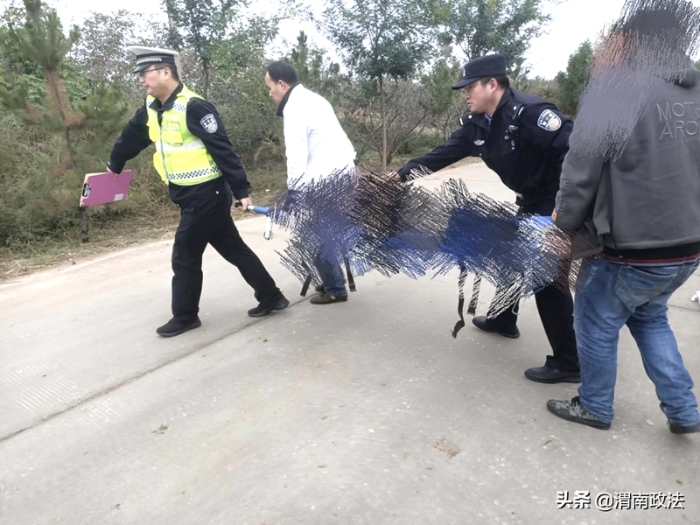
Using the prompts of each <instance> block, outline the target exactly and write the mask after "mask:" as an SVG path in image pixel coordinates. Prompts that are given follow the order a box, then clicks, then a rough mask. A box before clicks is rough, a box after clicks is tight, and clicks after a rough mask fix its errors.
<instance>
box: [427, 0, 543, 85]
mask: <svg viewBox="0 0 700 525" xmlns="http://www.w3.org/2000/svg"><path fill="white" fill-rule="evenodd" d="M549 1H550V0H445V4H444V5H443V7H442V8H441V10H440V13H441V16H442V17H443V18H442V28H443V31H442V39H443V41H448V42H451V43H453V44H455V45H457V46H458V47H459V48H460V49H461V50H462V52H463V53H464V58H466V59H467V60H471V59H472V58H475V57H478V56H481V55H485V54H488V53H490V52H499V53H502V54H503V55H505V56H506V59H507V61H508V68H509V71H510V72H512V71H513V69H514V68H515V66H516V65H517V60H518V59H520V58H523V56H524V55H525V52H526V51H527V50H528V48H529V47H530V43H531V42H532V40H533V39H534V38H537V37H538V36H539V35H541V34H542V30H543V28H544V25H545V24H546V23H547V22H549V20H550V17H549V16H548V15H546V14H544V12H543V8H544V6H545V5H546V4H547V3H548V2H549Z"/></svg>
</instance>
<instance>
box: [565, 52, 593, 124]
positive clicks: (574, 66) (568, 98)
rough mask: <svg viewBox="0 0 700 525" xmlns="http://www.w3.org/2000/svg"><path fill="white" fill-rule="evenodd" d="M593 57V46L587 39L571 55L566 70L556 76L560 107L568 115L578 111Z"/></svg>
mask: <svg viewBox="0 0 700 525" xmlns="http://www.w3.org/2000/svg"><path fill="white" fill-rule="evenodd" d="M592 58H593V46H592V45H591V43H590V41H588V40H586V41H585V42H584V43H583V44H581V45H580V46H579V48H578V49H577V50H576V52H575V53H573V54H571V55H570V56H569V63H568V65H567V66H566V72H563V71H561V72H559V74H558V75H557V76H556V81H557V84H558V85H559V91H560V100H561V107H560V108H559V109H561V111H562V112H564V113H565V114H567V115H571V116H575V115H576V112H577V111H578V103H579V99H580V98H581V92H582V91H583V88H584V86H585V85H586V81H587V80H588V75H589V67H590V62H591V59H592Z"/></svg>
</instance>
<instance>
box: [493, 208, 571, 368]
mask: <svg viewBox="0 0 700 525" xmlns="http://www.w3.org/2000/svg"><path fill="white" fill-rule="evenodd" d="M554 206H555V201H554V197H548V198H545V199H542V200H539V201H536V202H533V203H527V204H525V205H522V206H520V209H519V210H518V215H524V214H533V215H544V216H549V215H551V214H552V212H553V211H554ZM561 271H562V276H561V278H560V281H562V280H563V279H567V280H568V273H569V266H568V265H567V264H565V263H562V268H561ZM563 282H565V281H563ZM502 292H503V289H502V288H499V289H498V290H497V291H496V296H497V297H498V295H499V293H502ZM519 299H520V298H519V297H517V298H515V300H514V302H513V305H512V306H511V307H510V308H508V309H507V310H505V311H504V312H502V313H501V314H499V315H497V316H495V317H493V316H492V315H488V317H490V318H491V317H493V321H492V322H493V323H494V324H495V325H497V326H501V327H510V326H515V324H516V323H517V320H518V317H517V315H516V314H515V312H514V309H515V308H517V304H518V301H519ZM535 303H536V304H537V311H538V313H539V314H540V319H541V320H542V326H543V327H544V331H545V333H546V334H547V339H548V340H549V344H550V346H551V347H552V352H553V355H548V356H547V361H546V363H545V366H547V367H550V368H558V369H559V370H565V371H572V372H573V371H578V370H579V363H578V351H577V349H576V335H575V333H574V301H573V298H572V297H571V292H570V291H569V290H568V289H567V290H562V289H561V288H560V287H557V286H555V285H550V286H547V287H545V288H543V289H542V290H540V291H539V292H537V293H536V294H535ZM493 308H494V306H493V305H492V306H491V308H490V309H489V314H491V311H492V309H493Z"/></svg>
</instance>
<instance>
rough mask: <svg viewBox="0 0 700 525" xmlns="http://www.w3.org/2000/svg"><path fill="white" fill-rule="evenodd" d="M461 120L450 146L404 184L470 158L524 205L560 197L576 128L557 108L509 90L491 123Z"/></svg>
mask: <svg viewBox="0 0 700 525" xmlns="http://www.w3.org/2000/svg"><path fill="white" fill-rule="evenodd" d="M460 120H461V124H462V127H461V128H459V129H458V130H457V131H455V132H454V133H453V134H452V136H451V137H450V139H449V141H447V142H446V143H445V144H442V145H440V146H438V147H436V148H435V149H434V150H432V151H431V152H429V153H426V154H425V155H423V156H420V157H416V158H414V159H412V160H410V161H409V162H407V163H406V164H405V165H404V166H402V167H401V168H400V169H399V170H398V173H399V175H400V176H401V179H402V180H404V181H405V180H406V177H407V176H408V175H409V174H410V172H411V170H413V169H421V167H423V168H427V169H428V170H430V171H438V170H440V169H442V168H444V167H446V166H449V165H450V164H453V163H455V162H457V161H458V160H461V159H463V158H465V157H481V158H482V159H483V161H484V163H485V164H486V165H487V166H488V167H489V168H491V169H492V170H493V171H495V172H496V173H497V174H498V176H499V177H500V178H501V180H502V181H503V183H504V184H505V185H506V186H508V188H510V189H511V190H513V191H514V192H515V193H516V194H518V202H519V203H520V204H523V203H527V202H532V201H536V200H539V199H542V198H544V197H554V196H555V195H556V193H557V190H558V188H559V178H560V176H561V167H562V163H563V162H564V157H565V156H566V153H567V151H568V149H569V135H570V134H571V130H572V129H573V123H572V122H571V120H570V119H568V118H566V117H565V116H563V115H562V114H561V113H560V112H559V110H558V109H557V107H556V106H555V105H554V104H552V103H550V102H547V101H545V100H543V99H541V98H540V97H537V96H535V95H530V94H529V93H523V92H521V91H517V90H515V89H510V88H509V89H507V90H506V91H505V92H504V94H503V97H502V98H501V101H500V103H499V105H498V108H497V109H496V111H495V112H494V114H493V117H492V119H491V122H489V119H488V116H486V115H484V114H483V113H471V114H467V115H465V116H463V117H462V118H461V119H460Z"/></svg>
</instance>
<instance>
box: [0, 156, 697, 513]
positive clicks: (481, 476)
mask: <svg viewBox="0 0 700 525" xmlns="http://www.w3.org/2000/svg"><path fill="white" fill-rule="evenodd" d="M448 177H461V178H464V179H465V180H466V181H467V182H468V184H469V186H470V188H472V189H473V190H474V191H479V192H485V193H487V194H489V195H491V196H492V197H496V198H500V199H506V200H511V199H512V194H510V192H508V191H507V190H505V189H504V188H503V187H502V186H501V185H500V183H499V181H498V179H497V178H496V176H495V175H494V174H492V173H491V172H489V171H488V170H487V169H485V168H484V167H483V166H482V165H468V166H465V167H461V168H457V169H454V170H447V171H445V172H443V173H441V174H439V175H434V176H432V177H430V178H428V179H425V180H424V181H423V183H424V184H426V185H427V186H432V187H435V186H437V185H438V184H439V183H440V182H441V181H442V180H445V179H446V178H448ZM238 226H239V229H240V230H241V232H242V235H243V236H244V238H245V239H246V240H247V241H248V242H249V243H250V245H251V247H252V248H253V249H254V250H255V251H256V252H257V253H258V254H259V255H260V257H261V258H262V260H263V262H264V263H265V265H266V266H267V267H268V269H269V270H270V272H271V273H272V274H273V276H274V277H275V278H276V279H277V281H278V283H279V285H280V286H281V287H282V288H283V290H284V291H285V293H286V294H287V296H288V297H289V298H290V299H293V305H292V306H291V307H290V308H289V309H287V310H285V311H284V312H280V313H277V314H275V315H272V316H270V317H268V318H266V319H263V320H251V319H250V318H248V317H247V316H246V310H247V309H248V308H250V307H252V306H254V305H255V301H254V299H253V297H252V293H251V290H250V289H249V288H248V287H247V285H246V284H245V283H244V282H243V280H242V279H241V278H240V276H239V275H238V273H237V272H236V271H235V269H233V268H232V267H231V266H229V265H228V264H227V263H226V262H225V261H224V260H223V259H221V258H220V257H219V256H218V255H217V254H216V253H215V252H214V251H213V250H208V251H207V253H206V255H205V263H204V272H205V279H204V293H203V296H202V301H201V308H202V313H201V317H202V321H203V326H202V328H200V329H198V330H194V331H192V332H189V333H187V334H184V335H182V336H180V337H177V338H173V339H161V338H159V337H158V336H157V335H156V334H155V332H154V330H155V328H156V327H157V326H159V325H160V324H162V323H163V322H165V321H167V320H168V318H169V308H170V276H171V272H170V248H171V246H170V242H157V243H152V244H147V245H143V246H139V247H136V248H133V249H130V250H127V251H124V252H120V253H114V254H112V255H109V256H107V257H102V258H99V259H95V260H90V261H85V262H83V263H81V264H77V265H72V266H65V267H57V268H54V269H51V270H49V271H46V272H43V273H39V274H35V275H31V276H28V277H24V278H21V279H19V280H17V281H15V282H10V283H6V284H4V285H2V286H0V308H1V311H2V315H1V316H0V523H1V524H3V525H5V524H7V525H20V524H32V525H34V524H45V523H46V524H48V523H67V524H70V525H78V524H88V523H97V524H101V525H107V524H139V525H141V524H144V525H145V524H148V525H151V524H169V525H170V524H226V525H227V524H252V525H262V524H266V525H273V524H353V525H354V524H402V525H403V524H410V525H412V524H433V523H434V524H452V523H454V524H497V523H503V524H607V523H615V524H624V525H628V524H655V525H656V524H683V523H691V524H692V523H694V524H700V459H699V458H700V436H697V435H695V436H673V435H672V434H670V432H669V431H668V429H667V427H666V421H665V418H664V416H663V414H662V413H661V411H660V410H659V408H658V401H657V399H656V397H655V393H654V389H653V385H652V383H651V382H650V381H649V380H648V379H647V377H646V376H645V374H644V370H643V368H642V364H641V359H640V358H639V354H638V351H637V350H636V347H635V346H634V344H633V341H632V340H631V338H630V336H629V334H628V333H626V332H625V333H624V334H623V336H622V339H621V343H620V352H619V374H618V385H617V393H616V407H615V408H616V413H617V416H616V419H615V422H614V424H613V428H612V429H611V430H610V431H608V432H603V431H598V430H593V429H590V428H587V427H582V426H580V425H575V424H570V423H566V422H564V421H562V420H559V419H557V418H555V417H554V416H552V415H550V414H549V413H548V412H547V410H546V408H545V402H546V401H547V399H550V398H568V397H571V396H573V395H575V392H576V385H551V386H547V385H541V384H535V383H532V382H529V381H528V380H526V379H525V378H524V377H523V371H524V370H525V369H526V368H528V367H530V366H538V365H541V364H542V363H543V362H544V358H545V355H546V353H547V351H548V344H547V341H546V338H545V335H544V332H543V330H542V327H541V325H540V323H539V320H538V316H537V312H536V309H535V305H534V301H533V300H531V299H530V300H527V301H525V302H524V304H523V307H522V308H521V312H522V313H521V320H520V322H519V325H520V329H521V332H522V336H521V338H520V339H518V340H506V339H503V338H500V337H498V336H493V335H490V334H485V333H481V332H479V331H477V330H476V329H475V328H473V327H472V326H471V325H469V326H467V327H466V328H465V329H464V330H463V331H462V333H461V334H460V336H459V338H458V339H456V340H455V339H453V338H452V337H450V335H449V330H450V328H451V326H452V325H453V324H454V322H455V321H456V319H457V318H456V308H455V307H456V292H457V287H456V279H457V272H456V271H455V272H453V274H450V275H448V276H445V277H438V278H435V279H431V278H424V279H420V280H418V281H414V280H411V279H408V278H405V277H395V278H391V279H387V278H384V277H382V276H380V275H378V274H369V275H367V276H364V277H361V278H359V279H358V281H357V287H358V290H357V292H356V293H353V294H351V297H350V301H349V302H348V303H345V304H340V305H332V306H323V307H319V306H312V305H311V304H310V303H309V302H308V300H306V299H303V298H301V297H300V296H299V295H298V294H299V289H300V283H299V282H298V281H296V279H294V278H293V277H292V276H291V275H290V274H289V272H287V271H286V270H285V269H284V268H283V267H282V266H281V265H280V264H279V257H278V255H277V253H276V251H281V250H283V249H284V247H285V242H284V235H282V234H280V233H279V232H278V234H277V236H276V237H275V239H273V240H272V241H269V242H268V241H264V240H263V238H262V231H263V227H264V219H260V218H255V219H250V220H246V221H241V222H239V223H238ZM696 290H700V276H694V277H693V278H692V279H691V282H689V283H688V284H687V285H686V287H685V288H684V289H682V290H680V291H679V292H678V293H677V294H676V296H675V297H674V299H673V307H672V308H671V312H670V317H671V322H672V325H673V327H674V329H675V330H676V335H677V336H678V339H679V342H680V345H681V347H682V349H683V352H684V357H685V361H686V364H687V366H688V368H689V369H690V371H691V373H692V374H693V375H694V377H695V378H700V351H698V350H699V343H700V323H699V321H700V307H699V306H698V305H697V304H696V303H693V302H691V301H690V297H691V296H692V295H693V294H694V293H695V291H696ZM488 300H489V294H488V293H484V294H482V305H481V310H482V311H485V309H486V306H487V302H488ZM564 491H568V493H569V494H568V499H569V500H572V501H573V502H574V503H578V504H580V505H581V506H584V507H585V506H587V503H588V498H587V497H586V494H585V493H588V494H589V496H590V507H591V508H589V509H585V508H581V509H574V508H563V509H558V507H559V506H560V505H559V504H558V502H557V500H558V492H564ZM576 491H582V494H580V495H578V496H576V494H575V493H576ZM616 492H617V493H623V494H622V495H620V496H619V500H618V503H617V505H618V507H620V508H617V509H613V510H611V511H609V512H606V511H603V510H598V509H596V500H598V504H599V506H601V507H603V506H605V505H607V504H606V500H605V493H609V494H615V493H616ZM624 493H636V494H637V496H636V497H635V498H634V499H635V500H636V501H635V502H634V503H635V504H636V506H637V507H638V509H639V510H628V509H625V508H624V507H625V506H626V505H627V504H628V503H630V495H629V494H627V495H626V494H624ZM659 493H662V494H663V495H664V496H667V495H668V494H673V495H674V500H675V503H676V504H677V505H676V506H682V507H684V508H676V509H668V508H657V509H650V510H644V507H649V506H654V505H658V503H659V501H658V500H659V498H658V494H659ZM601 494H602V496H601ZM654 494H655V495H656V496H653V495H654ZM565 499H566V498H565V497H564V496H562V502H561V506H565V503H566V501H565ZM660 503H663V506H665V507H669V506H673V505H671V503H672V500H671V499H670V498H669V499H667V500H666V501H665V502H664V501H663V500H661V501H660Z"/></svg>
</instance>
